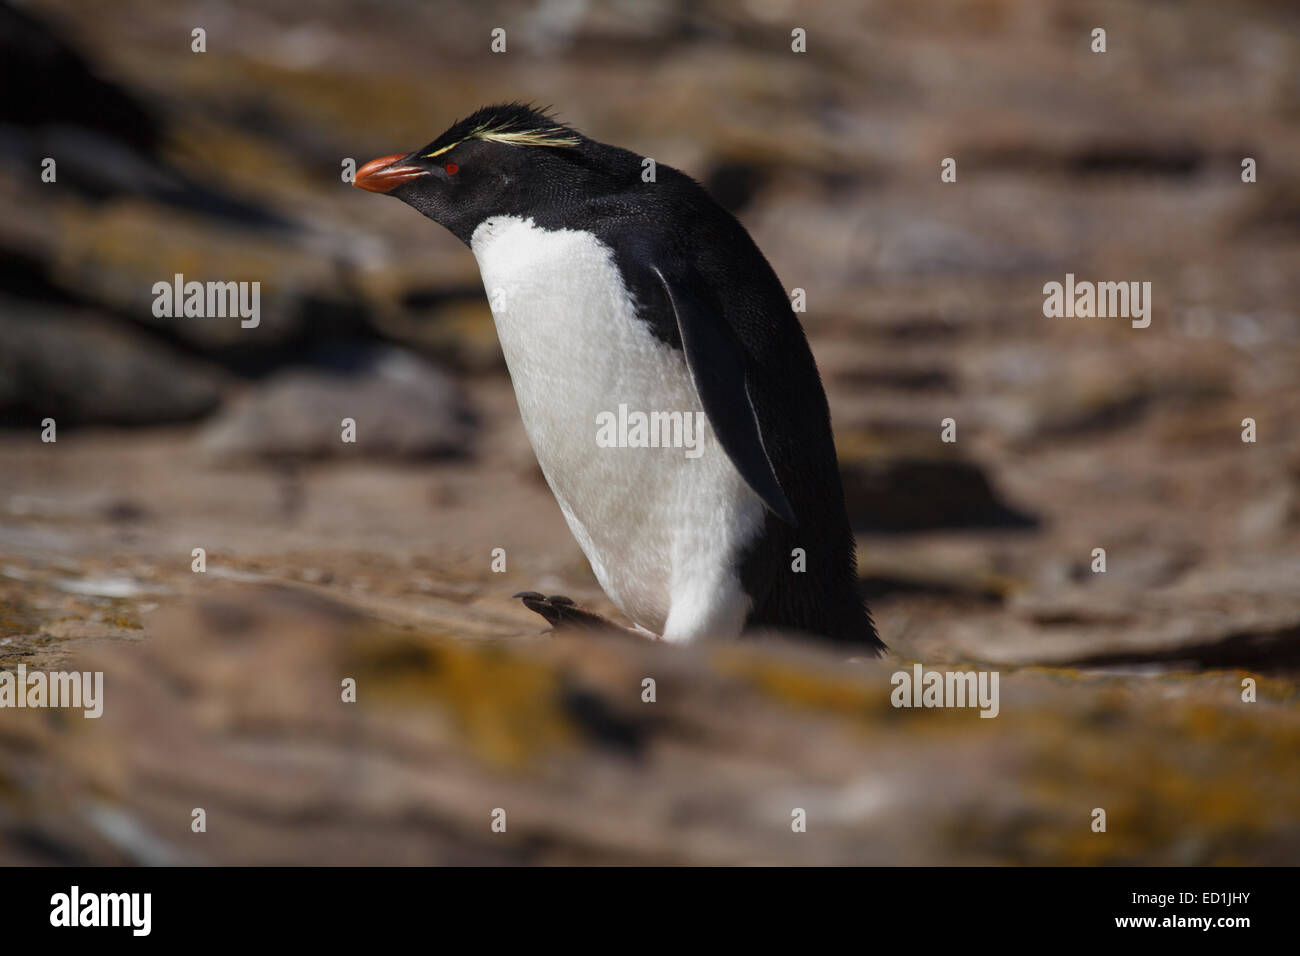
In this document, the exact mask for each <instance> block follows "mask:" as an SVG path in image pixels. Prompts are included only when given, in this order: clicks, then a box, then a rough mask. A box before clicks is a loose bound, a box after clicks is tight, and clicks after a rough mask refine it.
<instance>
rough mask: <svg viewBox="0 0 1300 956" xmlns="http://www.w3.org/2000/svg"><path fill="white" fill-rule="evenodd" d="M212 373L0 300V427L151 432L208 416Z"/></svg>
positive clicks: (127, 337)
mask: <svg viewBox="0 0 1300 956" xmlns="http://www.w3.org/2000/svg"><path fill="white" fill-rule="evenodd" d="M219 381H220V379H219V377H218V375H217V374H216V373H215V372H214V371H212V370H211V369H209V368H207V367H205V366H203V365H200V364H198V363H196V362H192V361H190V360H187V359H185V358H183V357H181V356H180V355H177V354H175V353H174V352H172V351H170V350H168V349H166V348H164V347H162V346H159V345H156V344H154V343H153V342H151V341H149V340H148V339H147V338H146V337H145V336H143V335H141V334H139V333H136V332H132V331H131V330H130V329H127V328H124V327H122V326H120V325H111V324H108V323H105V322H102V321H98V320H93V319H89V318H85V317H84V316H83V314H81V313H77V312H72V311H65V310H59V309H53V308H41V307H36V306H32V305H29V304H27V303H23V302H20V301H17V300H12V299H0V421H3V422H4V423H6V424H9V425H11V426H22V427H30V426H32V425H39V423H40V422H41V420H42V419H44V418H46V417H49V418H53V419H54V420H55V421H56V423H57V424H58V425H60V426H63V425H157V424H163V423H168V422H181V421H189V420H193V419H196V418H201V417H203V416H204V415H207V414H208V413H209V412H211V411H213V410H214V409H215V408H216V407H217V404H218V402H219V400H220V391H219V387H218V383H219Z"/></svg>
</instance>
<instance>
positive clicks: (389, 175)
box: [352, 153, 429, 193]
mask: <svg viewBox="0 0 1300 956" xmlns="http://www.w3.org/2000/svg"><path fill="white" fill-rule="evenodd" d="M408 155H410V154H409V153H395V154H393V155H392V156H381V157H380V158H379V159H372V160H371V161H370V162H368V163H366V164H365V165H364V166H362V167H361V168H360V169H358V170H357V175H356V178H354V179H353V180H352V185H353V186H356V187H357V188H358V189H365V190H367V191H369V192H372V193H386V192H391V191H392V190H394V189H396V188H397V187H398V186H400V185H401V184H402V183H406V182H410V181H411V180H412V179H419V178H420V177H421V176H427V175H429V171H428V170H427V169H421V168H420V167H418V166H394V165H393V164H394V163H396V162H397V161H398V160H399V159H405V158H406V157H407V156H408Z"/></svg>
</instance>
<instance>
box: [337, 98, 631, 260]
mask: <svg viewBox="0 0 1300 956" xmlns="http://www.w3.org/2000/svg"><path fill="white" fill-rule="evenodd" d="M607 154H608V155H607ZM615 154H621V155H624V156H628V157H631V154H625V153H624V152H623V151H622V150H614V149H613V148H612V147H605V146H602V145H601V144H599V143H594V142H592V141H591V140H589V139H587V138H586V137H585V136H583V135H581V134H580V133H578V132H576V131H575V130H573V129H571V128H569V127H568V126H565V125H564V124H562V123H559V122H557V121H556V120H554V119H553V118H551V117H550V116H548V115H547V114H546V113H544V112H542V111H540V110H536V109H533V108H532V107H529V106H524V105H521V104H518V103H512V104H509V105H505V106H488V107H484V108H483V109H481V110H479V111H478V112H476V113H474V114H473V115H472V116H468V117H466V118H465V119H463V120H460V121H458V122H457V123H455V124H454V125H453V126H452V127H451V128H450V129H448V130H447V131H446V132H445V133H443V134H442V135H441V136H439V137H438V138H437V139H435V140H434V141H433V142H431V143H430V144H429V145H428V146H425V147H423V148H422V149H417V150H415V151H414V152H412V153H401V154H396V155H393V156H384V157H382V158H380V159H376V160H372V161H371V162H369V163H366V164H365V165H364V166H362V167H361V168H360V169H359V170H357V174H356V179H355V180H354V182H353V185H355V186H357V187H359V188H361V189H366V190H369V191H370V192H378V193H388V194H389V195H390V196H395V197H397V198H398V199H400V200H402V202H404V203H406V204H407V205H409V206H412V207H414V208H415V209H416V210H418V211H419V212H421V213H423V214H424V215H426V216H428V217H429V218H430V219H432V220H433V221H434V222H437V223H441V224H442V225H443V226H446V227H447V228H448V229H450V230H451V231H452V232H453V233H455V235H456V236H458V237H459V238H460V239H461V240H462V241H464V242H466V243H468V242H469V240H470V236H471V235H472V234H473V232H474V229H475V227H476V226H478V225H479V223H481V222H483V220H485V219H487V218H488V217H490V216H494V215H519V216H540V215H544V214H547V213H550V212H553V211H554V210H556V209H557V208H560V207H562V206H564V205H565V204H566V203H569V202H571V201H572V199H573V197H575V196H578V195H586V196H590V195H591V194H592V193H593V192H599V191H600V190H601V189H602V188H605V187H609V188H613V186H614V183H615V181H616V180H619V179H623V178H625V174H624V173H623V172H616V171H615V170H614V169H612V168H611V161H612V160H613V159H614V158H615ZM631 158H632V163H631V166H633V167H634V166H635V158H634V157H631ZM616 165H620V166H621V165H624V163H618V164H616Z"/></svg>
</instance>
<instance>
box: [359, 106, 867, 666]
mask: <svg viewBox="0 0 1300 956" xmlns="http://www.w3.org/2000/svg"><path fill="white" fill-rule="evenodd" d="M647 168H648V164H646V163H644V160H643V157H641V156H638V155H636V154H635V153H631V152H629V151H627V150H624V149H619V148H617V147H614V146H607V145H605V144H603V143H597V142H595V141H593V140H591V139H588V138H587V137H585V136H583V135H581V134H579V133H578V132H576V131H575V130H573V129H572V128H570V127H568V126H566V125H563V124H561V123H559V122H558V121H556V120H555V119H554V118H552V117H550V116H548V115H547V114H546V113H544V112H540V111H538V110H534V109H532V108H531V107H527V106H522V105H519V104H511V105H507V106H494V107H487V108H485V109H481V110H479V111H478V112H476V113H474V114H473V115H472V116H470V117H468V118H467V119H464V120H461V121H459V122H457V123H456V124H454V125H453V126H452V127H451V128H450V129H448V130H447V131H446V132H445V133H443V134H442V135H441V136H439V137H438V138H437V139H435V140H434V141H433V142H431V143H430V144H429V145H427V146H425V147H423V148H422V149H417V150H415V151H414V152H412V153H404V154H398V155H394V156H385V157H383V158H382V159H376V160H374V161H372V162H369V163H367V164H366V165H365V166H363V167H362V168H361V169H359V170H357V174H356V177H355V180H354V182H355V185H357V186H358V187H360V188H362V189H366V190H369V191H371V192H381V193H388V194H389V195H391V196H395V197H397V198H398V199H400V200H402V201H403V202H405V203H407V204H408V205H410V206H412V207H414V208H415V209H416V210H417V211H419V212H421V213H423V214H424V215H425V216H427V217H429V218H430V219H432V220H434V221H435V222H437V223H440V224H442V225H443V226H445V227H446V228H447V229H449V230H451V232H452V233H454V234H455V235H456V236H457V237H458V238H460V239H461V241H463V242H465V243H466V244H467V245H468V246H469V247H470V249H471V250H472V251H473V253H474V256H475V258H476V259H477V260H478V265H479V271H480V272H481V273H482V277H483V285H484V289H485V290H486V292H487V295H488V301H489V305H490V306H491V309H492V315H493V318H494V319H495V323H496V328H497V334H498V336H499V338H500V340H501V347H502V350H503V351H504V353H505V359H506V364H507V366H508V367H509V370H510V378H511V380H512V382H513V383H514V388H515V394H516V396H517V398H518V401H519V411H520V415H521V416H522V418H523V423H524V428H525V430H526V431H527V433H528V438H529V440H530V441H531V443H532V447H533V451H534V452H535V453H536V455H537V460H538V463H539V464H540V465H541V468H542V472H543V474H544V475H545V476H546V481H547V483H548V484H549V485H550V488H551V491H552V492H553V493H554V494H555V498H556V500H557V501H558V502H559V505H560V508H561V510H562V511H563V512H564V517H565V519H566V520H567V521H568V524H569V528H570V530H571V531H572V532H573V536H574V537H575V538H576V539H577V541H578V544H579V545H580V546H581V547H582V550H583V552H584V553H585V554H586V556H587V558H588V560H589V561H590V562H591V567H592V570H593V571H594V572H595V575H596V579H597V580H598V581H599V582H600V585H601V587H602V588H604V590H605V593H606V594H607V595H609V597H610V599H611V600H612V601H613V602H614V603H615V604H616V605H618V607H619V608H620V609H622V611H623V612H624V613H625V614H626V615H627V616H628V617H629V618H631V619H632V621H634V622H635V623H636V624H637V626H638V627H639V628H641V629H643V630H646V631H650V632H652V633H653V634H656V635H660V636H662V637H663V639H664V640H668V641H675V642H687V641H692V640H695V639H697V638H702V637H706V636H734V635H738V634H741V633H742V632H746V631H756V630H762V629H776V630H793V631H799V632H804V633H807V634H811V635H816V636H820V637H822V638H827V639H830V640H833V641H835V642H837V643H840V644H843V645H851V646H853V647H854V648H855V649H857V650H865V651H868V652H879V650H880V649H881V648H883V646H884V645H883V644H881V642H880V639H879V638H878V637H877V636H876V631H875V627H874V626H873V624H872V622H871V618H870V616H869V614H868V613H867V610H866V607H865V606H864V604H863V602H862V599H861V597H860V596H859V594H858V591H857V572H856V561H855V557H854V542H853V535H852V532H851V531H850V528H849V523H848V519H847V516H846V514H845V509H844V492H843V489H842V487H841V485H840V476H839V470H838V466H837V462H836V457H835V446H834V444H833V441H832V437H831V423H830V413H829V411H828V409H827V405H826V395H825V393H824V392H823V390H822V385H821V379H820V377H819V375H818V373H817V367H816V365H815V364H814V362H813V356H812V352H811V351H810V350H809V348H808V343H807V340H806V339H805V337H804V333H803V329H802V328H801V327H800V325H799V322H798V320H797V319H796V317H795V314H794V311H793V310H792V309H791V306H790V302H789V300H788V299H787V298H786V293H785V290H784V288H783V287H782V285H781V283H780V281H779V280H778V279H777V277H776V273H775V272H773V271H772V267H771V266H770V265H768V263H767V260H766V259H765V258H764V257H763V254H762V253H761V252H760V251H759V249H758V247H757V246H756V245H755V244H754V241H753V240H752V239H751V238H750V236H749V234H748V233H747V232H746V231H745V229H744V227H743V226H742V225H741V224H740V223H739V222H738V221H737V220H736V219H735V217H734V216H732V215H731V214H730V213H728V212H727V211H726V210H724V209H723V208H722V207H720V206H719V205H718V204H717V203H715V202H714V201H713V200H712V199H711V198H710V197H709V195H708V194H707V193H706V192H705V191H704V189H703V188H702V187H701V186H700V185H699V184H698V183H696V182H695V181H694V180H692V179H691V178H690V177H688V176H686V175H685V174H683V173H681V172H678V171H677V170H676V169H672V168H670V167H668V166H665V165H663V164H662V163H658V164H656V165H655V167H654V176H653V181H649V182H647V181H644V179H643V176H642V173H643V170H645V169H647ZM650 178H651V177H649V176H647V177H645V179H650ZM621 407H622V408H621ZM629 409H630V410H631V411H632V412H641V413H644V415H647V416H649V415H653V414H655V413H668V414H665V415H661V416H660V419H659V420H660V421H661V422H664V423H666V422H667V421H669V419H670V418H671V413H680V414H679V415H678V416H677V417H676V418H675V419H672V420H673V422H674V426H675V429H676V430H675V431H674V429H673V428H669V427H667V425H666V424H665V426H664V428H663V430H662V431H663V433H664V434H665V435H668V437H670V438H671V437H673V436H674V435H675V436H676V437H678V438H680V437H681V435H682V434H683V430H682V429H681V427H680V426H676V422H679V421H683V420H684V421H686V422H687V424H689V423H690V422H691V421H698V420H700V419H701V418H703V417H707V426H708V427H707V428H706V429H705V430H704V442H703V445H702V453H701V452H699V451H697V452H695V453H690V452H689V449H687V450H686V451H685V452H684V450H683V448H682V447H680V442H678V447H663V446H664V445H665V444H672V442H669V441H667V440H665V441H663V442H655V443H654V444H658V445H659V447H644V446H645V445H647V444H649V443H648V442H647V441H646V440H645V437H646V436H645V434H644V429H642V432H643V433H642V435H641V436H640V440H638V439H637V438H636V437H631V438H629V440H626V441H620V442H618V444H619V445H622V446H623V447H605V446H607V445H608V444H610V443H609V442H604V443H602V442H599V441H598V438H597V436H598V431H599V429H600V426H601V423H602V422H604V423H606V424H608V423H610V422H611V421H613V420H614V417H615V416H617V415H620V414H621V415H623V416H624V419H625V418H626V415H627V410H629ZM700 411H702V412H703V413H704V416H699V415H698V414H697V413H698V412H700ZM620 427H621V426H620ZM687 431H689V430H687ZM670 432H671V433H672V434H671V435H669V434H668V433H670ZM631 434H632V433H629V435H631ZM523 596H524V598H525V603H528V604H529V606H530V607H533V608H534V610H537V611H539V613H542V614H543V615H544V616H546V617H547V618H548V619H549V620H552V621H555V620H557V619H563V618H564V617H565V616H566V610H567V609H568V608H571V607H572V603H571V602H568V601H567V600H566V599H563V598H552V599H546V598H543V597H542V596H541V595H538V594H535V593H533V592H527V593H526V594H525V595H523ZM530 599H531V600H530ZM578 613H581V612H580V611H579V612H578Z"/></svg>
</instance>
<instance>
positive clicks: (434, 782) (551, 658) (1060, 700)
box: [0, 585, 1300, 865]
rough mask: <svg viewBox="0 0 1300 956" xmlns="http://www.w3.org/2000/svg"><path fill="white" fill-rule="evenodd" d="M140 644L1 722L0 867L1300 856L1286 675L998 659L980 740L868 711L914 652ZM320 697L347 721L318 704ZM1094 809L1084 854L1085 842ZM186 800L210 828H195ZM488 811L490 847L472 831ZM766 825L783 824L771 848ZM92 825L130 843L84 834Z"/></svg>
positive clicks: (480, 829) (216, 593)
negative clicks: (1094, 671) (41, 705)
mask: <svg viewBox="0 0 1300 956" xmlns="http://www.w3.org/2000/svg"><path fill="white" fill-rule="evenodd" d="M146 627H147V637H146V639H145V640H144V641H143V642H139V643H137V644H135V645H133V646H131V647H130V648H129V649H124V648H123V646H121V645H120V644H119V646H117V647H109V646H101V647H100V648H98V649H89V650H88V651H87V652H85V653H82V654H79V655H78V657H77V659H76V660H75V661H73V662H70V663H69V667H71V668H74V669H88V670H101V671H103V672H104V686H105V706H104V710H103V714H102V716H101V717H99V718H98V719H95V720H73V719H69V720H62V721H52V720H50V719H49V715H48V713H43V712H39V711H36V712H33V711H28V710H22V711H17V710H15V711H12V712H8V713H7V714H6V717H5V720H4V722H3V724H0V784H3V791H0V792H3V793H4V794H5V795H6V799H4V800H0V863H4V864H11V865H12V864H14V863H20V862H21V863H40V862H51V861H55V860H58V859H75V860H79V861H81V862H84V863H88V864H123V863H149V862H157V861H160V860H161V861H173V860H177V859H184V860H186V862H193V863H205V864H216V865H234V864H243V865H256V864H262V863H271V862H274V863H279V864H286V863H288V864H296V865H324V864H338V863H350V864H354V865H365V864H384V865H400V864H408V865H417V864H418V865H431V864H435V865H436V864H454V863H462V864H468V863H476V864H484V863H499V864H500V863H506V864H560V863H567V864H601V863H604V864H611V863H619V864H638V863H639V864H678V865H692V864H693V865H710V864H712V865H741V864H757V863H768V864H792V865H794V864H797V865H810V864H823V865H825V864H840V865H852V864H884V865H935V864H948V865H954V864H977V863H990V862H998V863H1009V864H1039V865H1043V864H1081V863H1093V864H1131V863H1134V862H1141V863H1145V864H1165V863H1170V862H1174V861H1177V862H1183V863H1195V864H1215V863H1226V862H1237V863H1254V864H1268V863H1273V864H1278V863H1284V862H1287V861H1289V860H1292V859H1294V858H1295V855H1296V853H1297V852H1300V835H1297V833H1296V830H1295V828H1294V826H1292V825H1291V823H1292V811H1293V808H1294V807H1295V806H1296V805H1297V802H1298V801H1300V748H1297V747H1296V745H1295V742H1296V739H1297V734H1298V733H1300V714H1298V713H1297V711H1296V709H1295V708H1294V707H1293V706H1290V704H1289V697H1291V696H1292V695H1294V685H1293V684H1288V683H1287V682H1285V681H1279V680H1274V679H1270V678H1265V677H1260V678H1259V701H1258V702H1257V703H1255V704H1251V705H1249V706H1243V705H1242V704H1241V702H1240V687H1239V681H1238V677H1237V675H1234V674H1217V675H1207V676H1203V677H1181V678H1166V679H1164V680H1163V681H1162V680H1159V679H1153V678H1150V677H1144V676H1140V675H1136V674H1130V675H1127V676H1096V675H1088V674H1082V673H1079V672H1077V671H1068V670H1055V671H1015V670H1004V671H1003V672H1002V673H1001V679H1000V691H999V708H998V713H997V717H996V719H991V720H985V719H981V717H980V716H979V712H978V710H976V709H969V708H967V709H945V710H926V709H900V708H896V707H894V706H892V704H891V697H892V695H893V691H894V690H895V683H894V676H893V675H894V674H895V673H897V672H898V671H900V670H902V671H904V672H906V673H908V674H911V673H912V667H911V664H910V662H909V663H906V664H904V663H902V662H898V661H880V662H875V661H872V662H866V663H862V664H857V665H854V664H848V663H846V662H845V661H843V660H842V659H840V657H839V656H838V655H837V654H836V653H835V652H834V651H831V650H829V649H825V648H816V647H809V646H794V645H792V644H787V643H785V642H782V641H779V640H775V639H773V640H767V641H761V642H742V643H739V644H734V645H729V646H725V647H718V646H713V647H707V646H695V647H685V648H676V647H667V646H664V645H662V644H657V643H654V642H649V641H640V640H636V639H632V638H628V639H611V638H594V637H589V636H578V635H573V636H568V637H553V638H550V639H544V640H539V641H510V642H495V641H481V640H466V639H457V638H455V637H451V636H448V635H440V634H432V633H425V632H422V631H419V630H412V629H410V628H394V627H392V626H389V625H386V624H384V623H382V622H380V621H377V620H375V619H374V618H372V617H370V616H368V615H366V614H362V613H358V612H357V610H356V609H354V608H351V607H349V606H347V605H343V604H340V603H337V602H336V601H333V600H330V599H328V598H324V597H321V596H318V595H315V594H311V593H306V592H304V591H302V590H300V589H295V588H287V587H262V588H257V587H249V586H233V585H220V586H218V587H216V588H211V587H210V588H207V589H205V593H204V594H203V595H202V596H201V597H196V598H194V599H191V600H186V601H183V602H180V603H176V604H170V605H167V606H165V607H163V608H161V609H160V610H159V611H158V612H157V614H156V615H155V616H153V617H151V618H150V619H149V621H148V623H147V625H146ZM250 674H256V675H257V679H256V680H251V681H250V679H249V675H250ZM646 675H653V676H654V677H655V679H656V681H657V687H658V690H657V697H656V700H655V702H654V703H653V704H648V703H645V702H644V701H643V700H642V697H641V694H642V689H641V688H642V680H643V678H644V677H645V676H646ZM344 677H351V678H354V679H355V681H356V688H357V694H356V699H355V702H353V703H341V702H340V686H341V682H342V680H343V678H344ZM304 734H309V740H307V739H306V738H305V737H304ZM307 743H309V746H308V745H305V744H307ZM1260 766H1267V767H1269V768H1270V770H1271V772H1270V773H1268V774H1265V775H1263V776H1260V775H1259V774H1258V772H1257V771H1258V768H1259V767H1260ZM340 768H359V769H358V770H357V772H359V773H362V775H363V776H362V779H361V785H357V781H356V780H351V777H349V776H347V775H345V777H347V779H348V780H351V784H350V785H340V780H341V779H343V778H341V777H340ZM705 769H707V772H703V771H704V770H705ZM593 783H598V785H593ZM1171 794H1172V796H1171ZM1188 794H1194V795H1195V796H1196V799H1183V797H1184V796H1185V795H1188ZM1098 805H1101V806H1105V807H1107V808H1109V809H1110V816H1109V821H1108V822H1109V827H1108V839H1106V840H1104V841H1101V840H1097V839H1096V837H1095V835H1094V834H1092V833H1091V832H1090V831H1089V830H1088V828H1087V825H1086V823H1087V819H1088V813H1089V811H1090V810H1091V808H1092V807H1094V806H1098ZM87 806H94V807H97V808H99V809H98V812H97V813H95V814H94V815H92V816H89V817H88V815H87V813H86V807H87ZM196 806H203V807H204V808H205V809H206V810H207V812H208V815H209V819H210V820H211V819H219V820H220V821H221V839H219V840H211V841H206V840H205V841H198V842H196V841H195V840H194V839H193V835H192V834H191V833H190V830H189V824H190V810H191V809H192V808H193V807H196ZM497 807H504V808H506V809H507V812H508V827H507V829H506V831H505V832H504V833H492V832H491V830H490V828H489V825H488V824H489V821H490V820H491V819H492V814H493V812H494V808H497ZM794 808H802V809H803V810H804V811H805V812H806V813H807V817H808V821H809V823H810V825H809V826H808V828H807V831H806V832H804V833H800V834H799V835H798V836H796V837H792V836H791V822H792V819H794V817H793V816H792V810H793V809H794ZM106 812H107V813H110V814H111V815H112V818H113V819H114V820H116V821H118V822H122V821H127V822H129V826H128V827H126V833H127V834H134V835H136V837H137V838H127V839H124V838H123V835H124V833H123V827H121V826H110V827H105V826H104V819H103V818H104V814H105V813H106ZM1080 820H1083V821H1084V823H1083V824H1082V825H1081V824H1080V823H1079V821H1080ZM814 822H815V825H812V824H813V823H814ZM140 836H145V837H146V838H145V839H140V838H138V837H140Z"/></svg>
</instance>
